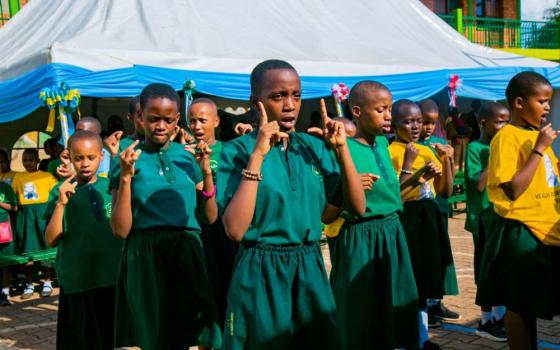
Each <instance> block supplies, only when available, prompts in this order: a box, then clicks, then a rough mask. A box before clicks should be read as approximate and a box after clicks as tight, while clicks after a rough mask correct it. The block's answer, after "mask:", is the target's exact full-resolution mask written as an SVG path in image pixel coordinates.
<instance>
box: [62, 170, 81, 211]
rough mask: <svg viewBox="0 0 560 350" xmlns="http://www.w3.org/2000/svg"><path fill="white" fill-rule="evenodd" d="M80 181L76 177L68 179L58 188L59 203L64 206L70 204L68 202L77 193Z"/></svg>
mask: <svg viewBox="0 0 560 350" xmlns="http://www.w3.org/2000/svg"><path fill="white" fill-rule="evenodd" d="M77 184H78V181H76V178H75V177H74V176H72V177H69V178H67V179H66V180H64V182H63V183H62V184H60V186H58V203H60V204H62V205H66V204H68V200H69V199H70V196H72V195H73V194H74V193H76V185H77Z"/></svg>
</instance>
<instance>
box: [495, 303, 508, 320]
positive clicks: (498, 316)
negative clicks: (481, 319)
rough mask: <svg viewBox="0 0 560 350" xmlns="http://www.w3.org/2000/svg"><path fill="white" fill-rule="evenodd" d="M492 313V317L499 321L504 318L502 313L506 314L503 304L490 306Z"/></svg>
mask: <svg viewBox="0 0 560 350" xmlns="http://www.w3.org/2000/svg"><path fill="white" fill-rule="evenodd" d="M492 314H493V315H494V319H495V320H496V321H499V320H501V319H502V318H504V315H505V314H506V307H505V306H503V305H500V306H492Z"/></svg>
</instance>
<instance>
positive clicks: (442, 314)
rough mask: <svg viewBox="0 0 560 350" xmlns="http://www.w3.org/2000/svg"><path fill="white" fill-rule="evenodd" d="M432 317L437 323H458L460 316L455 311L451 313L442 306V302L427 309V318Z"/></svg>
mask: <svg viewBox="0 0 560 350" xmlns="http://www.w3.org/2000/svg"><path fill="white" fill-rule="evenodd" d="M430 316H432V317H433V318H434V320H437V321H448V322H449V321H451V322H453V321H459V320H460V319H461V315H459V314H458V313H456V312H455V311H451V310H449V309H448V308H446V307H445V305H443V303H442V302H439V303H437V304H436V305H432V306H429V307H428V317H430Z"/></svg>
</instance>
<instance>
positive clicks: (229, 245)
mask: <svg viewBox="0 0 560 350" xmlns="http://www.w3.org/2000/svg"><path fill="white" fill-rule="evenodd" d="M188 119H189V120H188V125H189V129H190V131H191V133H192V135H193V137H194V139H195V140H196V141H197V142H200V141H203V142H205V143H206V144H208V146H209V147H210V150H211V151H212V153H211V154H210V168H211V169H212V177H213V180H214V183H216V175H217V172H218V164H219V160H220V155H221V153H222V142H221V141H219V140H216V132H215V130H216V128H217V127H218V126H219V125H220V117H219V116H218V108H217V106H216V104H215V103H214V102H213V101H212V100H210V99H208V98H197V99H195V100H194V101H193V102H192V104H191V106H190V108H189V113H188ZM187 147H188V148H190V149H194V148H195V147H196V144H191V145H188V146H187ZM200 225H201V227H202V236H201V238H202V243H203V244H202V245H203V247H204V253H205V254H206V264H207V267H208V276H209V277H210V282H211V283H212V290H213V292H214V299H215V301H216V307H217V309H218V320H219V321H220V327H221V328H222V330H223V327H224V320H225V316H226V301H227V292H228V288H229V284H230V282H231V274H232V271H233V261H234V259H235V254H236V253H237V244H236V243H235V242H233V241H232V240H230V239H229V238H228V237H227V235H226V233H225V230H224V225H223V223H222V220H221V219H220V218H219V219H218V220H216V222H215V223H213V224H206V223H205V222H204V221H201V222H200Z"/></svg>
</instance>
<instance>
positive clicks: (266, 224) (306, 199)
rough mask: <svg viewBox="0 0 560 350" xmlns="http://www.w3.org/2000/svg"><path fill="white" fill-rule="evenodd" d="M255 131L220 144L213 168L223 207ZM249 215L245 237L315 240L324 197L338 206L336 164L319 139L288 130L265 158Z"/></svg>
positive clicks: (283, 241) (269, 241) (286, 242)
mask: <svg viewBox="0 0 560 350" xmlns="http://www.w3.org/2000/svg"><path fill="white" fill-rule="evenodd" d="M256 137H257V131H255V132H252V133H250V134H248V135H245V136H242V137H239V138H237V139H234V140H232V141H230V142H228V143H227V144H224V145H223V149H222V156H221V158H220V166H219V169H218V184H219V185H218V200H219V203H220V208H221V210H223V209H224V208H225V207H226V206H227V205H228V203H229V201H230V200H231V198H232V197H233V195H234V194H235V192H236V191H237V188H238V187H239V183H240V181H241V178H242V176H241V170H243V169H244V168H246V166H247V162H248V161H249V157H250V155H251V153H252V152H253V149H254V147H255V143H256ZM261 174H262V176H263V180H262V181H260V182H259V187H258V190H257V201H256V205H255V213H254V215H253V220H252V222H251V225H250V226H249V229H248V230H247V233H246V234H245V237H244V238H243V240H244V241H249V242H261V243H265V244H274V245H289V244H301V243H303V242H316V241H319V239H320V238H321V213H322V212H323V208H324V207H325V205H326V203H327V201H328V202H329V203H331V204H333V205H336V206H338V207H340V206H341V205H342V204H341V197H342V196H341V192H340V189H341V187H340V181H341V180H340V169H339V167H338V164H337V162H336V161H335V160H334V159H333V157H331V156H330V155H329V151H328V150H327V148H326V147H325V144H324V142H323V141H322V140H319V139H317V138H315V137H313V136H310V135H307V134H305V133H298V132H292V133H290V141H289V146H288V148H287V150H285V149H284V146H283V145H282V143H279V144H277V145H275V146H273V147H272V149H271V150H270V152H268V154H267V155H266V157H265V158H264V161H263V164H262V168H261Z"/></svg>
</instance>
